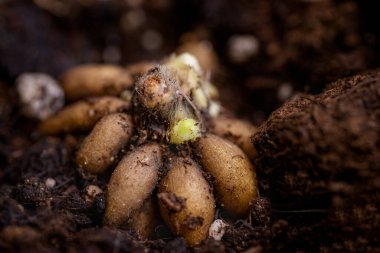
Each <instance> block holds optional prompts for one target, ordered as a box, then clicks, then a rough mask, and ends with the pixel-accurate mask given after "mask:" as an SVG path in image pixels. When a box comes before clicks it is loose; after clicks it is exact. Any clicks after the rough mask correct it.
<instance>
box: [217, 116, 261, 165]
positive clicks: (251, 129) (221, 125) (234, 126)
mask: <svg viewBox="0 0 380 253" xmlns="http://www.w3.org/2000/svg"><path fill="white" fill-rule="evenodd" d="M211 132H213V133H214V134H216V135H218V136H220V137H224V138H226V139H227V140H229V141H231V142H233V143H235V144H236V145H238V146H239V147H240V148H241V149H242V150H243V151H244V153H245V154H246V155H247V156H248V157H249V158H251V159H253V158H255V157H256V155H257V152H256V149H255V147H254V146H253V144H252V142H251V137H252V135H253V134H254V133H255V132H256V127H255V126H253V125H252V124H251V123H249V122H247V121H244V120H240V119H235V118H227V117H223V116H221V117H217V118H215V119H213V121H212V128H211Z"/></svg>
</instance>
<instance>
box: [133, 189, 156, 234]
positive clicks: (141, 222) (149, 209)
mask: <svg viewBox="0 0 380 253" xmlns="http://www.w3.org/2000/svg"><path fill="white" fill-rule="evenodd" d="M157 208H158V206H157V203H156V202H155V201H154V200H153V197H152V196H151V197H150V198H148V199H146V200H145V201H144V204H143V205H142V206H141V207H140V208H139V209H137V210H136V211H134V212H133V214H132V215H131V218H130V220H129V222H128V224H129V226H130V227H131V228H132V229H133V230H135V232H136V233H137V234H138V235H139V236H140V237H141V238H142V239H149V237H151V236H152V235H153V234H154V229H155V228H156V226H157V225H158V221H159V214H158V211H157Z"/></svg>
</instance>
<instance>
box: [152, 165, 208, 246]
mask: <svg viewBox="0 0 380 253" xmlns="http://www.w3.org/2000/svg"><path fill="white" fill-rule="evenodd" d="M168 167H169V171H168V173H167V175H166V176H165V177H164V178H163V179H162V181H161V183H160V188H159V194H158V199H159V202H158V203H159V206H160V213H161V216H162V218H163V219H164V221H165V223H166V224H167V225H168V226H169V227H170V229H171V230H172V231H173V233H175V234H176V235H180V236H183V237H184V238H185V240H186V241H187V243H188V244H189V245H190V246H195V245H198V244H200V243H201V242H202V241H203V240H205V239H206V238H207V237H208V230H209V228H210V225H211V223H212V221H213V218H214V212H215V201H214V197H213V194H212V190H211V188H210V186H209V184H208V182H207V181H206V179H205V178H204V177H203V175H202V172H201V170H200V169H199V167H198V165H197V164H196V163H195V162H194V161H192V160H190V159H182V158H173V160H172V161H171V162H170V164H169V165H168Z"/></svg>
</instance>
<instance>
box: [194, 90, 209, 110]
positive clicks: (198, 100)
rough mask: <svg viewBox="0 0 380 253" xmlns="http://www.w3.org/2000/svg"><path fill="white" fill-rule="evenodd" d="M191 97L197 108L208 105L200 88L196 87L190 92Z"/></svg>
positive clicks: (203, 107)
mask: <svg viewBox="0 0 380 253" xmlns="http://www.w3.org/2000/svg"><path fill="white" fill-rule="evenodd" d="M191 97H192V99H193V101H194V104H195V105H196V106H197V107H198V108H199V109H206V108H207V106H208V99H207V96H206V94H205V92H204V91H203V89H202V88H200V87H199V88H197V89H194V90H193V91H192V93H191Z"/></svg>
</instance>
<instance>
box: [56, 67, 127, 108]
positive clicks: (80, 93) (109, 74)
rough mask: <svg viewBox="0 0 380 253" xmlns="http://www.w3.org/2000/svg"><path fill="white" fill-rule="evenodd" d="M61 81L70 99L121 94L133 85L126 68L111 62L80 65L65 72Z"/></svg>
mask: <svg viewBox="0 0 380 253" xmlns="http://www.w3.org/2000/svg"><path fill="white" fill-rule="evenodd" d="M60 83H61V85H62V87H63V89H64V91H65V95H66V98H67V99H68V100H70V101H73V100H78V99H81V98H85V97H91V96H105V95H119V94H120V93H121V92H122V91H123V90H125V89H126V88H129V87H132V85H133V78H132V76H131V75H130V74H129V72H128V71H126V69H124V68H122V67H119V66H115V65H109V64H87V65H80V66H78V67H75V68H72V69H70V70H68V71H67V72H65V73H64V74H63V75H62V76H61V78H60Z"/></svg>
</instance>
